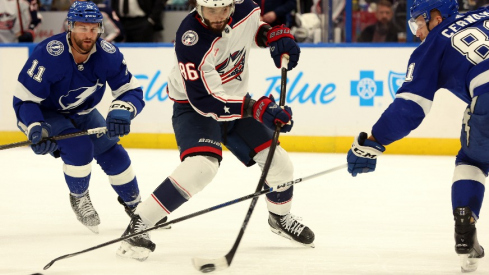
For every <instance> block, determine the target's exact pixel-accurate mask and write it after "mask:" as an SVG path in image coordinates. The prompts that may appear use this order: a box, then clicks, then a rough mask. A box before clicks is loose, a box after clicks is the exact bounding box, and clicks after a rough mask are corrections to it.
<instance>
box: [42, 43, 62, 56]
mask: <svg viewBox="0 0 489 275" xmlns="http://www.w3.org/2000/svg"><path fill="white" fill-rule="evenodd" d="M46 50H47V51H48V53H49V54H50V55H52V56H58V55H60V54H62V53H63V51H64V50H65V46H64V45H63V43H61V42H60V41H58V40H53V41H51V42H49V43H48V44H47V45H46Z"/></svg>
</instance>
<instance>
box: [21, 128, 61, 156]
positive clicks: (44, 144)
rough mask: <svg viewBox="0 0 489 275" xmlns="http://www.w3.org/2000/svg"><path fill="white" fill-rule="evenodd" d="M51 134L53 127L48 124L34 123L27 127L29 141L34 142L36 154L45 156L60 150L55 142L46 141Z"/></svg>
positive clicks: (32, 146) (33, 146)
mask: <svg viewBox="0 0 489 275" xmlns="http://www.w3.org/2000/svg"><path fill="white" fill-rule="evenodd" d="M50 134H51V125H49V124H48V123H46V122H34V123H31V124H30V125H29V126H28V127H27V139H29V140H30V141H31V142H32V145H31V148H32V151H34V153H36V154H37V155H45V154H48V153H53V152H54V151H56V150H57V149H58V144H57V143H56V141H55V140H52V139H46V138H47V137H49V135H50ZM43 138H44V139H43Z"/></svg>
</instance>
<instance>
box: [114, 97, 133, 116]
mask: <svg viewBox="0 0 489 275" xmlns="http://www.w3.org/2000/svg"><path fill="white" fill-rule="evenodd" d="M112 110H126V111H128V112H130V113H131V119H133V118H135V117H136V115H137V110H136V107H134V105H132V103H131V102H127V101H122V100H114V101H112V103H111V104H110V107H109V112H110V111H112Z"/></svg>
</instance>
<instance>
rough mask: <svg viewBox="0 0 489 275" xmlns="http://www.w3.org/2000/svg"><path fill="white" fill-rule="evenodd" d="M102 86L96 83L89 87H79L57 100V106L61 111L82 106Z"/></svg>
mask: <svg viewBox="0 0 489 275" xmlns="http://www.w3.org/2000/svg"><path fill="white" fill-rule="evenodd" d="M102 86H104V84H101V83H99V82H98V80H97V83H95V85H93V86H91V87H80V88H77V89H74V90H70V91H68V93H67V94H66V95H63V96H61V97H60V98H59V105H60V106H61V108H62V109H63V110H71V109H75V108H76V107H78V106H80V105H81V104H83V103H84V102H85V101H86V100H87V98H89V97H90V96H91V95H92V94H94V93H95V92H96V91H98V90H99V88H100V87H102Z"/></svg>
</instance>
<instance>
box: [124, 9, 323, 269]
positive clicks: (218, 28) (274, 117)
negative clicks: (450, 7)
mask: <svg viewBox="0 0 489 275" xmlns="http://www.w3.org/2000/svg"><path fill="white" fill-rule="evenodd" d="M252 43H255V44H256V45H257V46H259V47H268V46H269V47H270V51H271V55H272V58H273V59H274V62H275V65H276V66H277V67H281V64H280V63H281V61H280V60H281V56H282V55H283V54H288V55H289V56H290V61H289V63H288V69H289V70H290V69H292V68H294V67H295V66H296V65H297V62H298V60H299V54H300V49H299V46H298V45H297V44H296V43H295V41H294V38H293V36H292V35H291V34H290V30H289V29H288V28H286V27H285V26H276V27H274V28H271V27H270V26H269V25H268V24H266V23H264V22H261V21H260V8H259V7H258V6H257V5H256V4H255V3H254V2H253V1H252V0H239V1H236V2H234V0H214V1H207V0H197V5H196V9H195V10H193V11H192V12H191V13H190V14H189V15H188V16H187V17H186V18H185V19H184V20H183V21H182V23H181V25H180V27H179V29H178V31H177V39H176V42H175V65H174V68H173V70H172V73H171V75H170V77H169V81H168V94H169V96H170V98H171V99H172V100H173V101H174V107H173V110H174V111H173V117H172V122H173V128H174V131H175V136H176V139H177V144H178V147H179V150H180V159H181V161H182V162H181V164H180V165H179V166H178V167H177V168H176V169H175V171H174V172H173V173H172V174H171V175H170V176H168V177H167V178H166V179H165V180H164V181H163V182H162V183H161V184H160V185H159V186H158V187H157V188H156V189H155V190H154V192H153V193H152V194H151V196H150V197H149V198H148V199H146V200H144V201H143V202H142V203H141V204H140V205H139V206H138V207H137V209H136V211H135V213H136V214H137V216H136V217H135V218H133V219H132V221H131V223H130V224H129V226H128V227H127V229H126V231H125V232H124V235H123V236H125V235H128V234H132V233H136V232H140V231H141V230H142V229H144V228H146V227H147V226H153V225H155V223H156V222H158V221H159V220H161V219H162V218H164V217H166V216H167V215H169V214H170V213H171V212H173V211H174V210H175V209H177V208H178V207H179V206H181V205H182V204H183V203H185V202H187V201H188V200H189V199H190V198H191V197H193V196H194V195H195V194H197V193H198V192H199V191H201V190H202V189H203V188H204V187H205V186H206V185H207V184H208V183H210V182H211V181H212V179H213V178H214V176H215V175H216V173H217V170H218V168H219V163H220V161H221V160H222V147H221V146H222V145H221V144H224V145H225V146H226V147H227V148H228V149H229V150H230V151H231V152H232V153H233V154H234V155H235V156H236V157H237V158H238V159H239V160H240V161H241V162H242V163H243V164H245V165H246V166H251V165H253V164H255V163H258V165H259V166H260V167H262V168H263V166H264V164H265V160H266V157H267V155H268V151H269V147H270V144H271V140H272V136H273V131H272V129H275V124H276V123H277V122H279V123H281V124H282V128H281V131H282V132H288V131H290V130H291V128H292V126H293V121H292V111H291V109H290V108H289V107H288V106H285V107H284V109H282V108H280V107H279V106H278V105H277V104H276V103H275V100H274V99H273V97H271V96H270V97H266V96H263V97H261V98H260V99H258V100H256V101H255V100H253V99H252V98H251V97H250V95H249V94H248V75H249V72H248V70H249V69H248V62H247V61H248V56H249V55H250V48H251V46H252ZM292 179H293V166H292V163H291V161H290V159H289V157H288V154H287V152H286V151H285V150H284V149H283V148H282V147H280V146H277V148H276V150H275V155H274V158H273V161H272V164H271V167H270V170H269V173H268V176H267V178H266V184H267V185H268V186H271V187H272V186H276V185H278V184H280V183H283V182H287V181H290V180H292ZM230 184H232V182H230ZM292 192H293V188H292V187H290V188H289V189H287V190H285V191H283V192H276V193H271V194H268V195H267V200H266V201H267V207H268V210H269V212H270V215H269V219H268V222H269V225H270V228H271V230H272V231H273V232H274V233H277V234H280V235H282V236H284V237H286V238H288V239H292V240H294V241H297V242H299V243H302V244H304V245H307V246H313V241H314V233H313V232H312V230H311V229H309V227H307V226H305V225H304V224H302V223H300V222H299V221H298V220H297V219H296V218H295V217H294V216H292V215H291V214H290V209H291V202H292ZM154 249H155V244H154V243H153V242H151V240H150V239H149V236H148V235H147V234H144V235H138V236H137V237H133V238H129V239H127V240H125V241H123V242H122V243H121V246H120V248H119V250H118V255H120V256H124V257H130V258H135V259H138V260H144V259H146V258H147V257H148V255H149V253H150V251H153V250H154Z"/></svg>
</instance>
